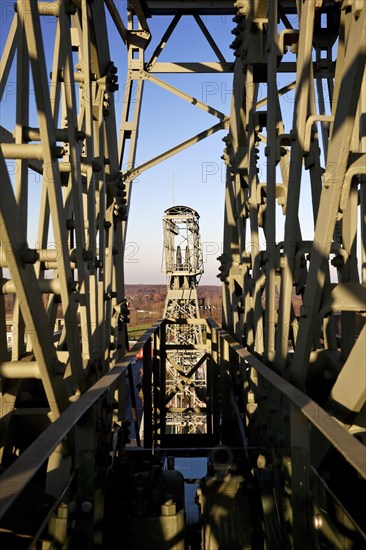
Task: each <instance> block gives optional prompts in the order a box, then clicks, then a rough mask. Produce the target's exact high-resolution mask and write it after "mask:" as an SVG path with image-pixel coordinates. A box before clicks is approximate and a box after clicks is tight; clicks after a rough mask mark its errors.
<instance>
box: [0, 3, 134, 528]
mask: <svg viewBox="0 0 366 550" xmlns="http://www.w3.org/2000/svg"><path fill="white" fill-rule="evenodd" d="M107 4H108V3H107ZM109 4H110V3H109ZM112 4H113V3H112ZM50 16H52V17H53V16H55V21H56V23H55V25H54V26H52V25H49V24H48V25H47V23H49V21H47V18H48V17H50ZM45 20H46V24H45ZM106 36H107V23H106V15H105V9H104V4H103V3H100V2H95V3H94V4H92V5H90V4H89V2H87V1H84V0H82V1H81V2H75V3H73V2H68V1H60V2H49V3H44V2H43V3H40V2H38V3H37V2H36V1H34V0H24V1H23V0H20V1H19V2H17V3H16V4H15V6H14V15H13V23H12V25H11V27H10V32H9V35H8V38H7V41H6V43H5V47H4V50H3V53H2V58H1V96H3V94H4V93H6V94H8V100H9V90H10V89H12V87H14V92H13V93H14V94H15V96H16V100H15V112H14V113H12V112H11V110H9V109H7V105H6V102H3V104H2V117H1V122H2V124H3V126H2V127H1V145H0V162H1V168H0V171H1V172H0V173H1V185H0V279H1V280H0V335H1V336H0V378H1V379H0V383H1V392H0V403H1V411H0V434H1V435H0V456H1V465H2V466H3V467H7V466H8V465H9V464H11V463H12V462H13V461H14V460H16V458H17V456H18V455H19V454H20V453H21V452H22V451H23V450H24V449H25V448H26V447H27V446H28V445H30V444H31V443H32V441H33V440H35V439H36V438H37V437H38V436H39V435H40V433H41V432H42V431H43V430H44V429H45V428H46V427H47V425H48V424H49V423H50V422H53V421H55V420H56V419H57V418H58V417H59V416H60V414H62V413H63V412H64V411H65V410H66V409H67V408H68V407H69V406H70V404H71V403H73V402H75V401H77V400H78V399H79V397H80V395H82V394H83V393H84V392H85V391H86V389H87V388H88V387H90V386H91V385H92V384H93V383H94V382H95V381H96V380H97V379H99V378H100V377H101V376H102V375H103V374H105V373H107V372H108V371H109V369H110V368H111V367H113V366H114V365H115V363H116V361H117V360H118V359H120V358H121V357H122V354H123V352H124V348H125V339H126V334H127V331H126V330H125V323H124V319H125V316H124V314H123V311H124V306H125V304H124V301H123V288H124V282H123V260H122V257H123V245H122V243H123V231H122V225H123V223H124V220H125V215H126V207H125V198H124V195H125V193H124V185H123V182H122V174H121V172H120V167H119V157H118V147H117V131H116V123H115V111H114V103H113V101H114V99H113V92H114V91H115V90H116V89H117V85H116V82H117V77H116V72H117V70H116V67H115V66H114V64H113V62H112V61H111V59H110V53H109V47H108V42H107V40H106ZM50 47H52V48H53V57H50V55H49V50H50ZM50 73H51V74H50ZM32 87H34V92H33V91H32ZM6 111H8V112H6ZM31 121H32V123H33V125H34V126H33V127H32V126H31ZM35 121H36V122H35ZM14 123H15V125H13V124H14ZM38 183H39V184H40V186H39V187H40V192H39V194H38V192H36V191H35V190H34V189H35V188H36V189H37V184H38ZM35 212H39V214H38V216H39V217H38V219H35V215H36V214H35ZM9 298H12V300H11V301H9ZM11 303H13V316H12V317H11V315H10V314H9V307H10V304H11ZM7 333H8V336H10V337H11V338H12V344H11V345H10V347H8V341H7ZM112 400H113V392H112V393H111V392H110V394H109V396H107V397H106V399H105V401H104V403H103V407H101V406H100V405H97V407H96V409H95V411H98V415H101V416H102V417H103V419H102V420H99V422H101V423H102V424H105V425H106V426H108V429H105V426H104V428H103V430H104V434H106V433H110V429H111V420H112V417H111V412H110V411H111V403H112ZM95 411H94V413H93V414H91V415H90V418H89V420H88V422H86V425H87V429H86V425H84V427H83V428H82V429H81V431H80V430H79V429H78V432H79V436H78V437H76V440H75V434H74V435H72V436H71V437H70V439H69V441H68V444H67V445H65V444H64V445H63V446H62V447H61V446H60V445H59V446H58V447H57V449H56V450H55V452H54V453H53V455H52V456H51V458H50V460H49V461H48V463H47V462H46V464H45V468H46V469H47V470H48V472H49V476H48V475H47V480H46V482H45V483H44V484H43V489H44V490H46V491H47V492H48V493H49V494H53V495H54V496H55V497H56V498H57V497H59V495H60V491H62V490H64V488H65V486H66V484H67V483H68V482H69V480H70V471H71V470H70V466H71V462H70V453H71V456H72V457H73V458H74V465H75V466H76V469H80V468H81V469H82V468H86V471H89V474H90V473H91V471H90V468H91V470H92V475H91V476H90V477H89V479H88V480H87V481H86V482H85V483H84V488H83V489H82V492H83V491H84V496H85V498H86V499H87V498H92V496H93V491H94V489H93V485H94V468H95V467H96V464H95V456H94V451H95V449H94V445H95V430H96V420H95V417H94V414H95ZM100 434H101V432H100ZM98 439H99V440H100V443H101V442H102V441H103V440H104V439H106V440H107V442H108V441H109V440H110V435H107V436H106V435H101V436H100V437H99V436H98ZM109 443H110V441H109ZM109 443H108V445H109ZM108 445H107V446H108ZM85 456H88V457H89V458H88V460H89V463H88V464H89V465H86V462H85ZM67 457H68V458H67ZM56 478H57V479H56ZM80 479H82V478H80ZM84 481H85V478H84ZM87 495H89V496H87ZM41 500H42V499H41ZM41 500H40V503H41ZM40 505H41V504H40ZM20 529H21V527H20Z"/></svg>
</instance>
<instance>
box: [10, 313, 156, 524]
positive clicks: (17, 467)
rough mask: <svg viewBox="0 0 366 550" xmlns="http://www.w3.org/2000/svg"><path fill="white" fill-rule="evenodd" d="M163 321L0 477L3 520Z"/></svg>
mask: <svg viewBox="0 0 366 550" xmlns="http://www.w3.org/2000/svg"><path fill="white" fill-rule="evenodd" d="M162 323H163V321H159V322H158V323H156V324H155V325H153V326H152V327H150V329H148V330H147V331H146V332H145V333H144V334H143V335H142V336H141V338H140V339H139V341H138V342H137V343H136V344H135V345H134V346H133V348H132V349H131V350H130V351H128V352H127V353H126V354H125V356H124V357H123V359H122V361H121V362H120V363H119V364H118V365H116V366H115V367H113V368H112V369H111V370H110V371H109V372H108V373H107V374H105V375H104V376H103V377H102V378H100V379H99V380H98V381H97V382H96V383H95V384H94V385H93V386H91V387H90V388H89V389H88V390H87V391H86V392H85V393H84V394H82V395H81V396H80V397H79V399H78V400H77V401H75V402H74V403H72V404H71V405H70V406H69V407H68V408H67V409H66V410H65V411H64V412H63V413H62V414H61V416H59V417H58V418H57V419H56V420H55V421H54V422H53V423H52V424H51V425H50V426H49V427H48V428H46V429H45V430H44V432H42V433H41V434H40V435H39V437H38V438H37V439H36V440H35V441H34V442H33V443H32V444H31V445H30V446H29V447H28V448H27V449H26V450H25V451H24V453H22V454H21V455H20V457H19V458H17V459H16V460H15V462H13V464H12V465H11V466H9V468H8V469H7V470H6V471H5V472H4V473H3V474H2V476H1V477H0V519H1V518H3V516H4V515H5V513H6V512H7V511H8V510H9V508H10V507H11V506H12V504H13V503H14V502H15V500H16V499H17V498H18V497H19V496H20V494H21V493H22V491H23V490H24V489H25V487H26V486H27V485H28V483H30V481H31V480H32V478H33V476H34V475H35V474H36V473H37V471H38V470H39V468H40V467H41V466H42V464H43V463H44V462H45V461H46V460H47V459H48V458H49V456H50V455H51V453H52V452H53V451H54V450H55V448H56V447H57V445H59V444H60V443H61V442H62V441H63V440H64V439H65V438H66V436H67V435H68V433H69V432H70V430H71V429H72V428H73V427H74V426H75V425H76V424H77V423H78V421H79V420H80V419H81V418H82V417H83V416H84V415H85V413H86V412H87V411H88V410H89V409H90V408H91V407H92V406H93V405H94V403H95V402H96V401H97V400H98V399H99V398H100V397H101V396H102V395H103V394H104V393H105V392H106V391H107V390H108V389H109V388H110V387H111V386H112V385H113V384H115V383H116V382H117V380H118V378H119V377H120V376H121V374H123V373H124V372H125V371H126V369H127V367H128V365H129V364H130V363H131V362H132V361H133V359H134V358H135V356H136V354H137V353H138V352H139V351H140V350H141V349H142V348H143V347H144V346H145V345H146V344H147V342H148V340H149V338H151V336H152V335H153V334H154V333H155V332H156V331H157V330H158V328H159V326H160V325H161V324H162Z"/></svg>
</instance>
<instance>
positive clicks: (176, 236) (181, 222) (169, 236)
mask: <svg viewBox="0 0 366 550" xmlns="http://www.w3.org/2000/svg"><path fill="white" fill-rule="evenodd" d="M163 231H164V260H163V261H164V272H165V273H166V275H167V296H166V301H165V309H164V318H165V319H169V320H170V321H175V324H171V325H168V327H167V332H166V342H167V344H169V345H170V346H171V347H173V346H174V345H176V346H177V349H170V350H169V351H168V352H167V365H166V380H165V382H166V392H167V396H168V399H169V401H168V403H167V417H166V423H167V431H168V430H171V433H175V434H178V433H205V432H206V431H207V427H206V416H205V409H206V406H205V401H206V394H207V391H206V384H207V376H206V368H207V366H206V362H205V358H206V356H205V353H204V351H202V348H203V345H202V344H203V334H202V325H198V324H193V323H192V324H184V325H183V324H180V321H182V320H192V321H193V320H195V321H196V320H197V319H199V304H198V296H197V285H198V282H199V279H200V277H201V275H202V273H203V257H202V247H201V238H200V232H199V215H198V213H197V212H196V211H195V210H193V208H189V207H187V206H172V207H171V208H169V209H168V210H166V211H165V213H164V217H163ZM181 345H183V346H184V347H186V349H182V348H181V349H179V347H180V346H181ZM198 346H201V350H199V349H194V348H198ZM187 347H188V348H189V347H190V348H192V349H187Z"/></svg>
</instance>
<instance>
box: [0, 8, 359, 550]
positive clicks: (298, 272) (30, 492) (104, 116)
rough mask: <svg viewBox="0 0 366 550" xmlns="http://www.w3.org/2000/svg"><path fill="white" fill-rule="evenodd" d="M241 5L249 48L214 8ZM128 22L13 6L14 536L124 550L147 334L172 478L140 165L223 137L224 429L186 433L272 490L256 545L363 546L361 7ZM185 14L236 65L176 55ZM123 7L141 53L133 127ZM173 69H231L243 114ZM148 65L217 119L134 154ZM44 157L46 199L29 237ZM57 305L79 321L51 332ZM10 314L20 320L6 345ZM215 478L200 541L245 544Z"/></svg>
mask: <svg viewBox="0 0 366 550" xmlns="http://www.w3.org/2000/svg"><path fill="white" fill-rule="evenodd" d="M107 13H109V15H108V16H107V15H106V14H107ZM222 14H226V15H232V16H234V23H235V27H234V29H233V34H234V35H235V39H234V42H233V44H232V48H233V51H234V61H232V60H227V59H225V57H224V56H223V55H222V53H221V51H220V49H219V48H218V46H217V44H216V42H215V41H214V39H213V37H212V36H211V34H210V32H209V31H208V29H207V27H206V25H205V24H204V21H203V18H202V16H203V15H204V16H205V17H206V16H207V17H211V16H212V17H215V16H220V15H222ZM50 15H52V16H55V17H56V20H57V24H56V26H55V32H54V36H53V37H51V36H50V33H49V32H48V33H43V32H42V29H43V21H44V19H45V18H46V17H49V16H50ZM124 15H125V14H124V13H123V14H122V13H121V12H120V11H119V10H118V5H117V3H115V2H114V1H113V0H105V1H104V2H103V1H94V2H87V1H86V0H59V1H55V2H37V1H36V0H18V2H16V4H15V12H14V16H13V22H12V24H11V27H10V31H9V34H8V37H7V39H6V41H5V45H4V49H3V52H2V57H1V65H0V96H1V98H3V96H4V94H5V93H6V92H7V90H8V89H9V86H10V85H11V86H13V84H14V82H15V88H13V89H14V91H15V97H16V101H15V109H14V113H7V114H8V115H9V120H11V119H13V122H12V123H9V124H8V126H6V127H1V146H0V163H1V165H0V175H1V180H0V243H1V248H0V381H1V394H0V399H1V419H0V445H1V449H0V451H1V467H2V468H3V469H5V471H4V472H3V473H2V475H1V476H0V518H1V519H0V521H1V523H0V528H1V530H0V539H1V543H2V545H3V544H4V545H6V544H8V546H11V547H13V545H14V544H15V543H16V544H17V545H18V547H28V546H29V545H30V544H31V541H33V543H34V544H36V541H43V544H44V547H52V546H51V545H52V544H58V545H60V544H61V545H66V546H67V545H69V546H72V545H74V547H83V548H92V547H98V546H99V547H102V546H103V544H104V542H103V541H106V540H109V542H110V541H111V536H112V535H113V536H115V537H116V538H115V539H113V536H112V542H111V544H113V543H114V540H117V541H121V540H122V537H123V533H122V532H118V531H117V532H115V531H113V529H116V525H118V516H114V515H113V507H112V508H111V507H109V503H111V502H112V503H116V502H117V501H116V499H117V500H118V498H117V497H118V494H117V493H118V491H122V490H123V489H122V488H121V487H120V486H118V491H117V493H116V490H115V491H114V492H113V483H112V484H111V486H112V489H111V488H110V489H109V490H105V491H103V490H102V488H105V479H109V478H108V476H109V475H110V476H111V479H112V481H114V480H116V479H122V480H123V481H124V482H126V479H127V481H128V477H127V478H125V477H123V475H122V477H121V478H118V475H120V472H119V470H118V468H122V469H123V464H124V462H123V461H124V460H126V456H128V457H130V458H128V461H127V462H128V464H130V465H132V466H134V462H133V460H135V459H133V458H132V455H130V454H128V451H126V449H128V447H126V443H127V437H126V427H125V423H124V419H125V410H124V407H125V405H124V403H125V400H124V395H125V376H124V373H125V370H126V369H129V368H131V367H130V366H129V365H130V364H131V361H132V359H133V357H134V355H135V354H136V352H137V351H138V349H139V348H141V347H143V348H144V380H143V384H144V408H145V411H144V412H145V414H144V449H143V450H141V449H140V450H137V453H138V452H140V451H141V452H143V453H144V454H143V457H144V460H145V464H148V463H149V464H150V465H151V471H155V470H154V466H156V462H154V460H155V461H156V460H157V458H156V453H155V452H152V451H151V449H152V448H155V447H156V445H160V446H161V447H164V445H165V446H166V447H174V444H173V443H174V442H172V440H170V439H169V437H168V435H169V434H167V433H166V430H165V427H166V422H165V421H166V418H165V412H164V399H165V393H164V391H162V387H164V386H163V385H162V384H161V382H162V377H163V376H164V372H165V361H166V353H167V348H166V346H167V343H166V330H167V326H168V325H169V322H168V321H165V322H163V323H161V324H159V325H157V326H155V327H152V329H151V330H150V331H149V332H148V333H147V334H146V335H145V336H144V337H143V339H142V340H141V342H140V343H139V344H138V345H137V347H136V349H134V350H133V351H132V352H127V354H124V352H125V342H126V320H127V315H128V311H127V306H126V302H125V299H124V291H123V286H124V279H123V253H124V246H125V242H126V231H127V219H128V214H129V206H130V203H131V190H132V185H133V179H134V178H135V177H136V176H137V175H138V174H140V173H142V172H143V171H145V170H147V169H148V168H150V167H151V166H154V165H156V164H157V163H158V162H161V161H163V160H165V159H166V158H169V157H171V156H173V155H174V154H177V153H179V152H180V151H182V150H183V149H186V148H187V147H189V146H191V145H194V144H195V143H197V142H198V141H200V140H202V139H204V138H206V137H208V136H210V135H212V134H213V133H215V132H218V131H221V130H228V135H227V136H226V137H225V139H224V140H225V144H226V149H225V152H224V160H225V162H226V163H227V167H228V170H227V180H226V189H225V222H224V250H223V254H222V256H221V258H220V260H221V266H220V272H221V274H220V278H221V280H222V283H223V310H224V316H223V328H222V329H220V328H219V327H216V326H214V325H213V323H212V322H208V324H207V333H208V340H207V343H206V346H207V351H206V352H207V354H208V356H209V369H208V375H209V376H210V377H211V379H210V384H211V386H210V388H211V390H210V392H209V399H210V403H209V405H210V407H211V408H210V415H211V418H212V422H210V426H211V427H210V433H207V434H204V435H205V438H204V439H201V440H198V439H197V438H196V439H190V440H188V439H187V440H186V441H185V442H184V445H183V446H184V447H185V448H187V449H190V451H188V450H187V453H186V454H188V455H189V452H190V453H192V452H193V450H192V447H197V449H196V451H195V452H198V453H201V455H200V456H207V455H205V453H206V451H205V450H204V449H206V448H207V447H212V445H215V444H216V443H224V444H225V445H227V446H228V447H230V448H239V449H240V452H239V454H237V456H236V458H237V460H236V462H237V464H236V467H237V468H239V470H238V475H237V478H236V479H242V478H243V477H245V475H246V476H247V477H248V479H252V480H253V484H254V485H255V487H256V488H257V493H258V495H260V497H261V499H262V506H261V505H260V500H261V499H257V500H256V504H253V506H254V508H255V507H256V506H257V508H255V509H257V510H259V514H262V520H263V521H261V522H260V525H259V526H257V527H258V529H259V532H260V535H258V532H257V531H256V537H257V538H256V539H255V540H254V538H253V537H254V535H255V533H254V531H255V530H254V531H253V533H251V537H252V541H251V543H250V544H252V545H253V547H255V546H254V545H255V544H257V546H256V547H263V545H264V544H267V547H269V548H279V547H281V548H285V547H294V548H321V547H322V546H323V547H324V545H326V546H328V547H329V546H332V547H336V548H351V547H353V546H355V545H357V544H358V545H361V547H362V545H364V544H365V541H366V526H365V522H364V516H363V514H362V513H361V512H360V508H359V502H362V499H364V487H365V478H366V472H365V470H366V468H365V464H366V454H365V446H364V444H365V413H366V405H365V348H366V325H365V323H364V317H365V313H366V292H365V289H366V267H365V266H366V223H365V222H366V213H365V212H366V193H365V177H366V162H365V154H366V123H365V121H366V77H365V60H366V5H365V2H364V1H363V0H238V1H237V2H235V3H234V2H231V1H228V0H222V1H220V2H219V1H215V0H213V1H205V0H198V1H193V0H192V1H191V0H184V1H180V2H174V1H168V0H146V1H143V0H131V2H130V3H129V4H128V6H127V13H126V21H127V23H126V25H125V24H124V22H123V21H124ZM160 15H170V16H171V17H172V19H171V22H170V24H169V25H168V28H167V30H166V32H165V33H164V35H163V36H162V38H161V39H160V41H159V42H158V43H157V46H156V48H155V50H154V52H153V54H152V56H151V57H150V58H149V59H146V58H145V52H146V48H147V46H148V44H149V43H150V41H151V38H152V37H151V30H150V27H149V23H148V22H149V18H151V17H153V18H154V17H159V16H160ZM186 16H187V17H191V18H193V19H194V20H195V21H196V23H197V24H198V26H199V27H200V29H201V30H202V33H203V35H204V36H205V37H206V39H207V41H208V43H209V45H210V46H211V48H212V50H213V51H214V52H215V54H216V56H217V62H214V63H208V62H205V61H204V60H201V59H197V62H193V63H188V62H187V63H184V62H179V63H177V62H174V61H172V62H169V63H162V62H160V61H159V55H160V54H161V52H162V51H163V50H164V48H165V45H166V43H167V41H168V40H169V39H170V37H171V36H172V34H173V33H174V30H175V28H176V26H177V24H178V22H179V19H180V18H182V17H186ZM108 21H109V22H112V24H113V25H114V26H115V28H116V29H117V31H118V33H119V35H120V37H121V45H122V44H125V47H126V51H127V57H128V72H127V78H126V82H125V88H124V94H125V97H124V103H123V111H122V120H121V123H120V131H119V136H118V135H117V123H116V118H115V106H114V99H113V93H114V92H115V91H116V90H117V86H118V84H117V75H116V72H117V70H116V67H115V65H114V63H113V62H112V61H111V59H110V53H109V46H108V40H107V37H108V28H109V23H108ZM51 47H52V48H53V60H52V67H50V69H51V70H50V71H49V67H48V66H47V62H46V55H45V50H46V49H47V51H49V49H50V48H51ZM198 54H199V52H198ZM49 72H51V75H49ZM175 72H179V73H182V74H185V73H189V74H192V73H200V72H205V73H212V72H217V73H222V72H232V73H233V78H234V84H233V98H232V106H231V112H230V113H229V114H225V113H221V112H220V111H218V110H217V109H214V108H213V107H211V106H210V105H207V104H206V103H204V102H201V101H199V100H198V99H196V98H194V97H192V96H191V95H190V94H187V93H185V92H184V91H182V90H179V89H177V88H176V87H173V86H172V85H171V84H169V83H168V82H166V81H165V80H163V79H162V78H160V77H158V76H156V75H157V74H159V73H160V74H162V73H175ZM146 80H149V81H150V82H153V83H155V84H156V85H157V86H160V87H161V88H163V89H164V90H167V91H169V92H171V93H172V94H174V95H176V96H178V97H180V98H181V99H182V100H184V101H187V102H189V103H192V104H193V105H194V106H195V107H196V108H199V109H202V110H204V111H205V112H208V113H210V114H212V115H213V116H214V117H216V118H217V122H216V124H214V125H213V126H211V127H210V128H208V129H206V130H204V131H202V132H200V133H199V134H197V135H195V136H193V137H192V138H190V139H188V140H186V141H185V142H183V143H181V144H178V145H175V146H172V148H171V149H169V150H167V151H164V152H162V153H161V154H160V155H159V156H157V157H155V158H153V159H151V160H149V161H147V162H145V163H144V164H142V165H140V166H136V163H135V158H136V147H137V133H138V126H139V123H140V124H141V123H142V124H143V120H140V113H141V101H142V91H143V86H144V82H145V81H146ZM31 83H33V86H34V94H33V93H30V84H31ZM132 95H133V96H134V97H133V100H132ZM2 108H3V107H2ZM6 120H7V119H6ZM35 174H37V178H38V177H39V178H40V181H41V193H40V197H39V208H38V212H39V213H38V219H37V220H36V221H37V223H38V230H37V243H38V245H37V246H36V247H33V246H32V245H31V240H32V239H31V233H30V225H31V224H33V220H34V213H33V210H32V208H33V207H34V204H33V202H32V201H31V198H32V185H34V181H35ZM31 207H32V208H31ZM304 208H305V211H306V217H307V219H305V218H304V216H303V214H302V212H303V211H304ZM50 240H53V241H54V242H55V243H56V246H53V247H50V246H48V245H47V243H48V242H49V241H50ZM8 296H12V297H13V315H12V319H9V315H7V309H6V308H7V304H8V303H9V302H8ZM60 311H62V314H63V318H64V323H63V327H62V329H61V330H59V328H58V327H57V328H55V329H54V326H55V320H56V318H57V314H58V312H60ZM10 322H11V323H12V324H13V327H16V330H14V331H13V341H12V346H11V348H10V349H8V343H7V338H6V332H7V330H6V327H7V325H9V324H10ZM192 322H194V320H193V321H192ZM197 322H198V321H197ZM201 322H203V321H202V320H201ZM152 341H153V343H154V355H153V358H152V359H151V344H152ZM116 390H118V391H116ZM131 392H132V395H133V394H134V388H133V387H131ZM137 422H138V421H137ZM206 436H207V437H206ZM187 437H191V436H189V435H188V436H187ZM192 437H195V436H194V435H193V436H192ZM192 442H193V443H192ZM137 445H138V446H140V447H141V442H140V441H138V442H137ZM248 445H249V446H248ZM168 452H169V453H171V454H173V455H177V454H178V453H179V452H182V451H178V450H175V451H172V450H169V451H168ZM136 456H137V455H136V454H135V455H134V457H135V458H136ZM149 460H150V462H149ZM213 462H215V461H213ZM216 462H217V461H216ZM140 466H141V464H140ZM248 466H250V467H248ZM225 468H226V465H225ZM225 468H224V469H225ZM227 468H228V469H230V468H234V465H233V464H230V468H229V466H228V467H227ZM240 468H242V469H241V470H240ZM117 470H118V471H117ZM118 472H119V473H118ZM225 472H226V474H227V475H234V474H230V473H228V471H226V470H225ZM215 476H216V477H215ZM251 476H253V478H252V477H251ZM219 478H220V476H219V475H217V473H215V474H214V475H213V476H212V479H214V482H213V484H211V483H208V482H207V483H203V484H202V487H201V489H202V490H203V493H202V495H203V496H202V498H200V502H201V507H202V510H201V518H202V521H203V526H202V536H201V539H200V544H201V547H202V548H205V547H206V546H205V544H206V543H205V541H210V542H209V544H210V545H211V547H210V550H212V549H213V546H212V544H216V543H217V547H218V546H219V545H220V544H221V545H225V544H229V543H232V542H233V541H232V540H231V539H230V540H229V539H227V538H225V537H226V536H227V534H225V533H227V530H226V531H225V528H221V527H222V526H221V523H220V519H219V517H218V516H215V515H214V514H213V513H211V512H212V510H213V508H214V501H213V500H211V503H210V498H211V496H212V495H211V493H210V491H209V490H208V487H211V486H212V485H213V486H214V485H215V483H216V481H217V480H218V479H219ZM234 482H235V480H234ZM240 483H241V482H240ZM234 484H235V483H234ZM139 487H140V486H138V488H139ZM140 488H141V487H140ZM205 491H206V492H205ZM139 494H140V495H141V494H142V492H141V491H140V492H139ZM245 494H248V495H249V492H248V493H245ZM248 498H249V497H248ZM29 502H31V503H32V506H29ZM144 502H145V501H144ZM253 502H254V501H253ZM268 502H269V503H270V506H267V505H268ZM117 504H118V502H117ZM161 505H162V506H166V507H167V508H164V511H162V515H164V517H170V516H171V517H172V518H176V516H177V514H175V513H174V506H173V505H171V504H167V503H166V502H161ZM144 506H145V505H144ZM220 506H222V508H220V510H221V511H222V514H224V515H225V504H223V503H222V502H221V504H220ZM158 508H159V507H158ZM141 509H142V508H141ZM24 510H27V512H28V514H25V513H24ZM104 511H108V513H107V512H106V513H104ZM140 511H141V510H140ZM30 512H32V513H31V514H30ZM220 513H221V512H220ZM220 513H219V516H220ZM109 517H110V518H111V521H110V520H109ZM220 517H221V516H220ZM241 519H243V518H241ZM112 520H114V522H113V521H112ZM246 520H247V521H246V525H247V524H248V525H250V519H248V517H246ZM172 521H174V519H173V520H172ZM147 524H148V520H146V525H147ZM177 525H178V523H177ZM179 525H180V526H181V525H182V524H181V523H179ZM257 527H256V529H257ZM180 528H181V527H180ZM111 533H112V535H111ZM176 535H177V536H178V534H177V533H176ZM252 535H253V536H252ZM257 535H258V536H257ZM184 536H185V535H184V534H183V535H182V534H180V535H179V537H180V539H179V540H180V542H179V544H184V542H183V543H182V537H184ZM239 536H241V534H239V533H238V537H239ZM161 537H162V535H161ZM163 539H164V537H162V538H161V539H159V541H158V544H160V546H159V548H163V547H164V546H163V544H161V542H162V540H163ZM214 539H215V543H213V540H214ZM240 540H242V539H240ZM243 540H244V539H243ZM52 541H53V542H52ZM163 542H164V540H163ZM234 542H235V541H234ZM164 544H168V543H167V542H166V540H165V542H164ZM243 544H244V543H243ZM245 544H247V542H245ZM248 544H249V543H248ZM258 545H259V546H258ZM260 545H262V546H260Z"/></svg>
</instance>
